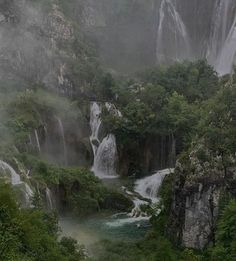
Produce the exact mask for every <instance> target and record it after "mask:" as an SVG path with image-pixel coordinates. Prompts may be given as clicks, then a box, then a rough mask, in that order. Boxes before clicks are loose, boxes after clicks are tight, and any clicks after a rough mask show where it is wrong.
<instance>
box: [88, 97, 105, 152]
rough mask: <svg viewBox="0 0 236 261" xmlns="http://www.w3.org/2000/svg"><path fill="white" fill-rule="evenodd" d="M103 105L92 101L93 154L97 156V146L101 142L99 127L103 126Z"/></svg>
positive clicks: (91, 141) (91, 139)
mask: <svg viewBox="0 0 236 261" xmlns="http://www.w3.org/2000/svg"><path fill="white" fill-rule="evenodd" d="M101 113H102V109H101V107H100V106H99V105H98V104H97V103H96V102H92V103H91V107H90V128H91V136H90V143H91V146H92V149H93V155H94V157H95V155H96V152H97V148H98V146H99V144H100V140H99V138H98V134H99V129H100V126H101V123H102V121H101V118H100V116H101Z"/></svg>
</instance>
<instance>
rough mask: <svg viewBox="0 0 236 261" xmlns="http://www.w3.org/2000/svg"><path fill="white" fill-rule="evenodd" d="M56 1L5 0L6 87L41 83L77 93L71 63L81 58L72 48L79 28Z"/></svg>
mask: <svg viewBox="0 0 236 261" xmlns="http://www.w3.org/2000/svg"><path fill="white" fill-rule="evenodd" d="M53 2H54V1H42V2H36V1H27V0H17V1H16V0H11V1H4V0H1V2H0V39H1V43H0V62H1V67H0V83H1V85H2V88H4V87H5V88H10V87H15V86H16V85H19V86H22V87H23V88H25V87H27V86H29V85H32V84H36V85H37V84H40V85H44V86H45V87H47V88H50V89H54V90H58V91H59V92H61V93H63V94H66V95H67V96H71V95H72V94H73V92H74V90H73V88H74V86H73V84H72V79H71V78H70V77H68V75H69V71H71V69H69V67H70V66H71V63H73V62H76V61H77V60H80V58H78V57H77V56H76V52H75V50H74V49H73V48H72V45H73V43H74V41H75V31H74V27H73V25H72V21H70V20H69V19H68V18H66V17H65V16H64V13H63V10H62V9H61V8H60V6H59V5H57V4H53ZM55 2H56V1H55ZM80 51H81V53H82V55H84V57H86V55H85V54H84V53H83V51H82V50H80ZM81 60H82V59H81ZM18 88H19V87H18Z"/></svg>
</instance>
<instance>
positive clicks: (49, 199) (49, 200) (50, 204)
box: [45, 187, 54, 209]
mask: <svg viewBox="0 0 236 261" xmlns="http://www.w3.org/2000/svg"><path fill="white" fill-rule="evenodd" d="M45 194H46V200H47V206H48V208H49V209H53V208H54V204H53V198H52V193H51V190H50V189H49V188H48V187H47V188H46V190H45Z"/></svg>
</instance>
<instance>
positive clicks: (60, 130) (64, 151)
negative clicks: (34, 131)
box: [55, 117, 68, 165]
mask: <svg viewBox="0 0 236 261" xmlns="http://www.w3.org/2000/svg"><path fill="white" fill-rule="evenodd" d="M55 118H56V120H57V122H58V127H59V132H60V136H61V139H62V145H63V154H64V164H65V165H67V163H68V162H67V149H66V141H65V132H64V126H63V124H62V121H61V118H59V117H55Z"/></svg>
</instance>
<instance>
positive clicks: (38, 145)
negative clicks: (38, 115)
mask: <svg viewBox="0 0 236 261" xmlns="http://www.w3.org/2000/svg"><path fill="white" fill-rule="evenodd" d="M34 135H35V140H36V144H37V148H38V151H39V153H40V152H41V146H40V143H39V136H38V131H37V130H36V129H35V130H34Z"/></svg>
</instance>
